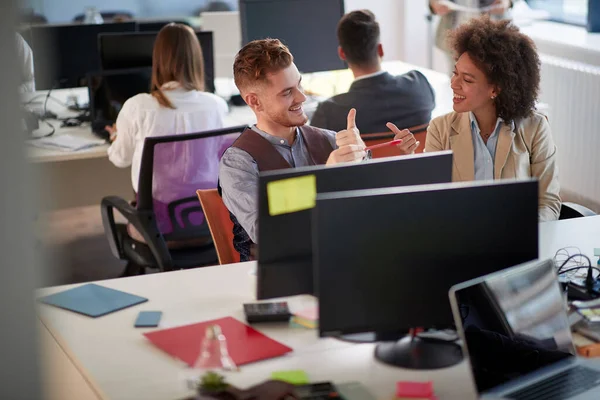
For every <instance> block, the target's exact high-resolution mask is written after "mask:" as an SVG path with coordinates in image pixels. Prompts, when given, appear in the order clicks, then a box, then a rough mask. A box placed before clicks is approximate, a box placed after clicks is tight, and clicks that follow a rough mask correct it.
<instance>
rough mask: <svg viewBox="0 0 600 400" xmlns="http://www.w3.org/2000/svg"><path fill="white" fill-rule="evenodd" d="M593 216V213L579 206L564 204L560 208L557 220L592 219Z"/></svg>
mask: <svg viewBox="0 0 600 400" xmlns="http://www.w3.org/2000/svg"><path fill="white" fill-rule="evenodd" d="M594 215H596V213H595V212H594V211H592V210H590V209H589V208H587V207H585V206H582V205H581V204H577V203H569V202H564V203H562V205H561V207H560V216H559V217H558V219H571V218H580V217H592V216H594Z"/></svg>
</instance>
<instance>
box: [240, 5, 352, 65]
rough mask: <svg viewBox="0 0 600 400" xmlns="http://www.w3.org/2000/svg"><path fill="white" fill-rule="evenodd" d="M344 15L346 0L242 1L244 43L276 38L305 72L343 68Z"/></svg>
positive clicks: (241, 17) (241, 18) (241, 20)
mask: <svg viewBox="0 0 600 400" xmlns="http://www.w3.org/2000/svg"><path fill="white" fill-rule="evenodd" d="M343 15H344V1H343V0H240V23H241V27H242V44H246V43H248V42H251V41H252V40H256V39H265V38H276V39H279V40H281V41H282V42H283V43H284V44H285V45H287V46H288V47H289V48H290V51H291V52H292V54H293V55H294V62H295V64H296V66H297V67H298V69H299V70H300V71H301V72H317V71H330V70H337V69H343V68H345V65H344V63H343V62H342V61H341V60H340V59H339V57H338V52H337V48H338V41H337V34H336V27H337V23H338V21H339V20H340V18H341V17H342V16H343Z"/></svg>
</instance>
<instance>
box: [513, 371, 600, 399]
mask: <svg viewBox="0 0 600 400" xmlns="http://www.w3.org/2000/svg"><path fill="white" fill-rule="evenodd" d="M595 386H600V372H599V371H596V370H593V369H590V368H586V367H582V366H577V367H574V368H571V369H568V370H566V371H563V372H561V373H560V374H558V375H554V376H552V377H550V378H547V379H545V380H543V381H540V382H537V383H535V384H533V385H530V386H528V387H526V388H524V389H520V390H517V391H515V392H512V393H508V394H506V395H504V397H506V398H509V399H515V400H537V399H539V400H555V399H556V400H559V399H568V398H570V397H575V396H577V395H579V394H581V393H584V392H586V391H588V390H590V389H591V388H593V387H595Z"/></svg>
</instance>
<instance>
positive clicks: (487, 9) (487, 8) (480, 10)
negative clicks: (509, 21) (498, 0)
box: [438, 0, 504, 13]
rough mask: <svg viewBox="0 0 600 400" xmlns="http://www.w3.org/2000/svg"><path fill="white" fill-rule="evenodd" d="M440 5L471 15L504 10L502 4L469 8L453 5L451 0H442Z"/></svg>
mask: <svg viewBox="0 0 600 400" xmlns="http://www.w3.org/2000/svg"><path fill="white" fill-rule="evenodd" d="M438 4H441V5H444V6H446V7H448V8H449V9H451V10H452V11H461V12H469V13H483V12H490V11H493V10H495V9H498V8H503V7H504V6H503V5H502V4H492V5H489V6H485V7H467V6H463V5H460V4H456V3H453V2H451V1H449V0H440V1H439V2H438Z"/></svg>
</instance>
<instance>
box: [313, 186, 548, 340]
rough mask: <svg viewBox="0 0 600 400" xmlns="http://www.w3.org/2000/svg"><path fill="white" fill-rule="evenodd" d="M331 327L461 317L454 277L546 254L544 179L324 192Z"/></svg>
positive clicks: (323, 293)
mask: <svg viewBox="0 0 600 400" xmlns="http://www.w3.org/2000/svg"><path fill="white" fill-rule="evenodd" d="M313 217H314V219H313V240H314V242H315V246H314V254H315V271H316V279H315V282H316V283H315V284H316V291H317V294H318V297H319V330H320V333H321V335H324V336H331V335H333V336H338V335H342V334H352V333H362V332H376V333H378V334H381V335H386V334H390V333H394V332H406V331H407V330H408V329H409V328H416V327H425V328H432V327H448V326H451V325H452V324H453V318H452V312H451V308H450V303H449V301H448V291H449V289H450V287H452V286H453V285H455V284H457V283H460V282H464V281H468V280H470V279H474V278H476V277H479V276H482V275H486V274H489V273H492V272H496V271H499V270H501V269H504V268H508V267H511V266H514V265H516V264H520V263H522V262H526V261H530V260H533V259H535V258H537V257H538V183H537V181H534V180H527V181H501V182H469V183H451V184H440V185H426V186H414V187H409V188H394V189H376V190H371V191H366V190H361V191H354V192H347V193H327V194H322V195H317V206H316V208H315V209H314V214H313Z"/></svg>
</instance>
